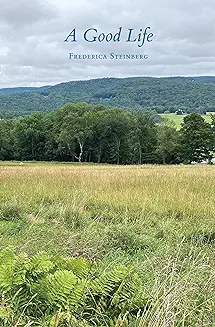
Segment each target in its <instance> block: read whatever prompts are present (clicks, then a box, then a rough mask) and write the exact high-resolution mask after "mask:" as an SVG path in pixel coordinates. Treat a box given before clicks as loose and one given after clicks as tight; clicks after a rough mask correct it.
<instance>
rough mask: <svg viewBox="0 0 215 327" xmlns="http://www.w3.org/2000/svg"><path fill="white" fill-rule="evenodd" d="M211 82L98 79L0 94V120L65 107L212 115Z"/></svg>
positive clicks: (210, 80) (144, 78) (213, 103)
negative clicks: (95, 106)
mask: <svg viewBox="0 0 215 327" xmlns="http://www.w3.org/2000/svg"><path fill="white" fill-rule="evenodd" d="M214 91H215V85H214V78H212V77H211V78H210V77H208V78H207V77H206V78H204V77H199V78H198V77H197V78H196V77H189V78H177V77H176V78H151V77H132V78H102V79H95V80H89V81H73V82H68V83H62V84H58V85H55V86H50V87H45V88H38V89H36V88H35V89H34V88H33V89H29V88H27V89H11V90H0V103H1V106H0V118H14V117H19V116H21V115H29V114H31V113H32V112H38V111H39V112H47V111H50V110H53V109H57V108H60V107H62V106H63V105H65V104H66V103H70V102H73V103H78V102H88V103H90V104H103V105H105V106H106V107H120V108H133V109H147V110H156V111H157V112H159V113H164V112H165V111H170V112H176V111H178V110H182V111H183V112H187V113H191V112H200V113H204V112H206V111H214V110H215V109H214V108H215V102H214Z"/></svg>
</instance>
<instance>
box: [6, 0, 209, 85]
mask: <svg viewBox="0 0 215 327" xmlns="http://www.w3.org/2000/svg"><path fill="white" fill-rule="evenodd" d="M0 6H1V12H0V87H10V86H17V85H44V84H55V83H60V82H63V81H69V80H78V79H89V78H98V77H107V76H109V77H126V76H138V75H144V76H145V75H146V76H168V75H171V76H172V75H215V2H214V0H204V1H203V0H180V1H173V0H151V1H150V2H149V1H146V0H132V1H130V0H119V1H116V0H78V1H75V0H31V1H30V0H15V1H14V0H8V1H6V0H0ZM119 26H123V28H124V30H126V29H128V28H135V29H137V30H139V29H140V28H145V27H146V26H151V28H152V31H153V33H154V35H155V36H154V40H153V42H151V43H150V44H148V45H147V46H144V48H141V49H140V48H138V47H137V46H136V45H135V44H128V43H126V42H123V41H122V42H120V43H119V44H114V45H113V44H112V43H109V44H99V43H95V44H94V43H87V42H84V41H83V40H82V36H83V32H84V31H85V30H86V29H87V28H90V27H97V28H98V30H99V31H100V32H110V31H111V32H114V31H117V30H118V28H119ZM73 28H76V29H77V35H78V38H79V40H78V41H79V42H77V43H75V44H73V43H64V42H63V40H64V39H65V37H66V36H67V35H68V34H69V33H70V31H71V30H72V29H73ZM69 52H73V53H77V54H83V53H107V54H108V53H110V52H114V53H119V54H120V53H122V54H124V53H134V54H136V53H137V54H138V53H139V54H140V53H147V54H148V55H149V59H148V60H147V61H143V62H141V61H123V60H122V61H116V60H112V61H111V60H107V61H93V60H91V61H72V60H69V59H68V53H69Z"/></svg>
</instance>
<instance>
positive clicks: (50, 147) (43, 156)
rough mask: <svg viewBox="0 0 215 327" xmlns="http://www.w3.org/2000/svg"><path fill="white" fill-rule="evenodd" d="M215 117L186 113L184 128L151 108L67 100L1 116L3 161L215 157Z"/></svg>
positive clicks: (152, 161)
mask: <svg viewBox="0 0 215 327" xmlns="http://www.w3.org/2000/svg"><path fill="white" fill-rule="evenodd" d="M214 150H215V117H214V116H212V119H211V123H207V122H205V120H204V119H203V118H202V117H201V115H200V114H198V113H192V114H190V115H188V116H186V117H185V118H184V122H183V124H182V127H181V129H180V130H177V129H176V127H175V125H174V123H173V122H171V121H168V120H166V119H163V120H162V121H161V122H160V123H157V122H156V120H155V119H154V116H153V114H152V113H151V112H147V111H142V110H136V111H132V112H125V111H124V110H121V109H111V108H106V107H104V106H103V105H90V104H87V103H78V104H66V105H65V106H64V107H63V108H61V109H58V110H56V111H53V112H49V113H33V114H31V115H29V116H25V117H21V118H17V119H8V120H0V160H22V161H24V160H36V161H69V162H75V161H77V162H95V163H110V164H147V163H150V164H160V163H163V164H178V163H182V162H184V163H190V162H192V161H195V162H201V161H203V160H207V161H208V162H211V160H212V158H213V154H214Z"/></svg>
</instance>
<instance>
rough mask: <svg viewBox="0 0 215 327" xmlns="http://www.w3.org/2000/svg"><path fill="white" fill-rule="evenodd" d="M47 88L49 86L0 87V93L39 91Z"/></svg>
mask: <svg viewBox="0 0 215 327" xmlns="http://www.w3.org/2000/svg"><path fill="white" fill-rule="evenodd" d="M47 88H49V86H42V87H12V88H4V89H0V95H8V94H14V93H23V92H32V91H40V90H44V89H47Z"/></svg>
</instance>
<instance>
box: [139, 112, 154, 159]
mask: <svg viewBox="0 0 215 327" xmlns="http://www.w3.org/2000/svg"><path fill="white" fill-rule="evenodd" d="M134 115H135V119H136V126H135V133H136V149H137V162H138V163H139V164H142V163H146V162H153V161H154V159H155V158H154V157H155V150H156V143H157V127H156V123H155V121H154V118H153V115H152V114H151V113H150V112H144V111H137V112H136V113H135V114H134Z"/></svg>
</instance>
